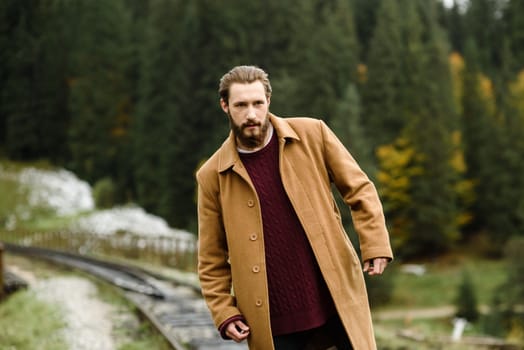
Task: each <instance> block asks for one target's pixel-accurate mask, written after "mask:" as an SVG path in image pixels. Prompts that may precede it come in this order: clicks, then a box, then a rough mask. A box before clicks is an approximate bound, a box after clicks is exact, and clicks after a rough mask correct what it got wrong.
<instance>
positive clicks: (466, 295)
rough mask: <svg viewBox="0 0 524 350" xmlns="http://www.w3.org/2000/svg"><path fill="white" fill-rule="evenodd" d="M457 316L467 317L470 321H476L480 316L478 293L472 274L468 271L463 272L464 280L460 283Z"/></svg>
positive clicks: (456, 301)
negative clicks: (476, 292)
mask: <svg viewBox="0 0 524 350" xmlns="http://www.w3.org/2000/svg"><path fill="white" fill-rule="evenodd" d="M455 306H456V312H455V316H456V317H460V318H465V319H466V320H468V321H469V322H475V321H477V320H478V318H479V315H480V313H479V310H478V305H477V295H476V294H475V286H474V285H473V281H472V280H471V276H470V275H469V273H468V272H467V271H464V272H463V274H462V282H461V283H460V285H459V288H458V292H457V296H456V300H455Z"/></svg>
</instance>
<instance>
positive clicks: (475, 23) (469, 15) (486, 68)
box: [464, 0, 504, 76]
mask: <svg viewBox="0 0 524 350" xmlns="http://www.w3.org/2000/svg"><path fill="white" fill-rule="evenodd" d="M503 6H504V2H502V1H499V0H475V1H468V7H467V10H466V14H465V19H464V20H465V28H466V34H465V37H467V38H469V37H471V38H473V40H474V41H475V44H476V45H477V50H478V59H479V65H480V67H481V70H482V71H483V72H485V73H487V74H489V75H490V76H493V75H495V74H496V69H497V68H498V67H500V63H501V62H500V60H501V58H500V56H499V53H500V52H501V51H502V46H500V45H501V43H502V42H501V40H500V39H501V38H502V37H503V36H504V31H503V25H502V22H501V18H502V11H503Z"/></svg>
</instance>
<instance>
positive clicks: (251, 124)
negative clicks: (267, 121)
mask: <svg viewBox="0 0 524 350" xmlns="http://www.w3.org/2000/svg"><path fill="white" fill-rule="evenodd" d="M261 125H262V123H259V122H247V123H244V124H242V126H241V128H242V129H245V128H248V127H250V126H261Z"/></svg>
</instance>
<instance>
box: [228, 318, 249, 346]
mask: <svg viewBox="0 0 524 350" xmlns="http://www.w3.org/2000/svg"><path fill="white" fill-rule="evenodd" d="M226 335H227V336H228V337H230V338H231V339H233V340H234V341H236V342H237V343H240V342H241V341H243V340H245V339H246V338H247V337H248V336H249V327H248V326H247V325H246V324H245V323H244V322H242V321H241V320H238V321H233V322H231V323H230V324H229V325H228V326H227V328H226Z"/></svg>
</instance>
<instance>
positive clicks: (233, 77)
mask: <svg viewBox="0 0 524 350" xmlns="http://www.w3.org/2000/svg"><path fill="white" fill-rule="evenodd" d="M257 80H258V81H260V82H261V83H262V85H264V89H265V90H266V97H267V98H269V97H271V84H270V83H269V78H268V74H267V73H266V72H264V70H262V69H261V68H258V67H256V66H236V67H235V68H233V69H231V70H230V71H229V72H227V73H226V74H224V76H223V77H222V78H221V79H220V84H219V87H218V93H219V94H220V97H221V98H222V99H223V100H224V101H225V102H226V103H228V101H229V88H230V87H231V85H232V84H233V83H241V84H250V83H253V82H255V81H257Z"/></svg>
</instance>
